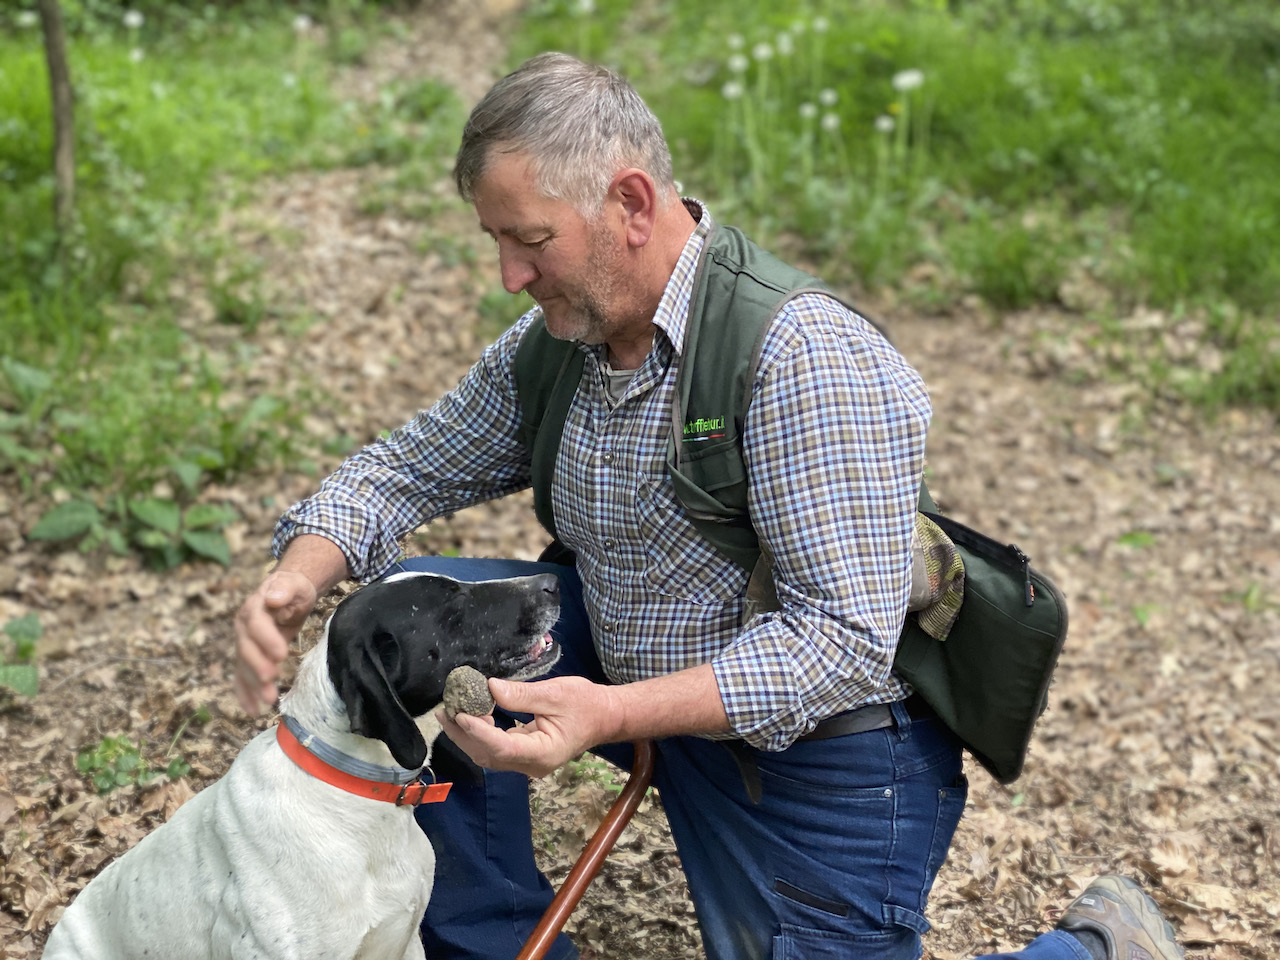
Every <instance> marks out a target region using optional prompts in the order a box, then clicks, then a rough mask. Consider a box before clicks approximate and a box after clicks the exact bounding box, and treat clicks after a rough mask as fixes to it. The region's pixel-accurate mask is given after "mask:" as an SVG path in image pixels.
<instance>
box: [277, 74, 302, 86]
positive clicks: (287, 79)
mask: <svg viewBox="0 0 1280 960" xmlns="http://www.w3.org/2000/svg"><path fill="white" fill-rule="evenodd" d="M280 79H281V80H282V81H283V83H284V85H285V86H286V87H289V88H290V89H292V88H293V87H296V86H297V85H298V78H297V77H295V76H294V75H293V74H292V73H286V74H285V75H284V76H283V77H281V78H280Z"/></svg>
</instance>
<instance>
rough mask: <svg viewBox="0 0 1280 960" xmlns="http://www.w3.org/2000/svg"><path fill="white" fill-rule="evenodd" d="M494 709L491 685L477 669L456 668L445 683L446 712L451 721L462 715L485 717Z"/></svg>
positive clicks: (450, 672)
mask: <svg viewBox="0 0 1280 960" xmlns="http://www.w3.org/2000/svg"><path fill="white" fill-rule="evenodd" d="M492 709H493V697H491V696H489V683H488V681H486V680H485V678H484V674H483V673H481V672H480V671H479V670H477V669H476V668H475V667H455V668H454V669H452V670H450V671H449V676H448V677H446V678H445V681H444V712H445V716H447V717H448V718H449V719H450V720H452V719H453V718H454V717H456V716H457V715H458V714H460V713H469V714H471V715H472V716H473V717H483V716H485V715H486V714H488V713H489V711H490V710H492Z"/></svg>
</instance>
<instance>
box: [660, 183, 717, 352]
mask: <svg viewBox="0 0 1280 960" xmlns="http://www.w3.org/2000/svg"><path fill="white" fill-rule="evenodd" d="M680 202H681V203H683V204H684V206H685V209H686V210H688V211H689V214H690V215H691V216H692V217H693V218H694V219H695V220H697V221H698V225H697V226H696V227H695V228H694V230H693V233H692V234H691V235H690V236H689V239H688V241H687V242H686V243H685V245H684V250H682V251H681V253H680V259H679V260H677V261H676V266H675V269H674V270H672V271H671V279H670V280H668V281H667V287H666V289H665V290H664V291H663V292H662V299H661V300H660V301H659V303H658V310H657V312H656V313H654V315H653V323H654V326H656V327H657V328H658V329H659V330H661V331H662V333H663V335H664V336H665V337H666V338H667V342H668V343H669V344H670V345H671V349H672V351H673V352H674V353H675V355H676V356H679V355H680V352H681V351H682V350H683V349H684V332H685V329H686V328H687V327H688V325H689V303H690V301H691V300H692V299H693V280H694V277H695V276H696V274H697V271H698V259H699V257H700V256H701V255H702V248H703V246H704V245H705V244H706V241H707V237H708V236H709V235H710V233H711V230H712V228H713V227H714V226H715V220H714V219H713V218H712V216H711V211H710V210H708V209H707V207H706V205H705V204H704V203H702V201H700V200H695V199H694V198H693V197H681V201H680Z"/></svg>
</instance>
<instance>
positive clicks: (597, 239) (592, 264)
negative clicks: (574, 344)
mask: <svg viewBox="0 0 1280 960" xmlns="http://www.w3.org/2000/svg"><path fill="white" fill-rule="evenodd" d="M609 241H610V238H609V236H608V234H607V233H605V232H604V231H603V230H601V231H600V232H598V233H593V234H592V236H591V242H590V247H589V248H588V251H587V262H586V267H585V270H584V271H583V276H582V280H581V282H580V284H579V285H578V287H577V289H574V290H566V291H565V293H564V294H563V295H561V298H560V299H561V301H562V302H561V303H560V304H559V305H558V306H560V307H561V308H562V309H563V310H564V313H563V314H561V315H560V316H558V317H555V318H554V319H553V318H551V317H549V316H548V315H547V311H546V308H545V307H544V308H543V317H544V319H545V320H546V323H547V331H548V332H549V333H550V334H551V335H552V336H553V337H555V338H556V339H557V340H580V341H581V342H583V343H587V344H593V345H594V344H601V343H604V342H605V341H607V340H608V339H609V336H610V335H611V334H612V333H613V332H614V330H615V329H616V328H617V327H618V325H619V322H620V318H618V317H610V315H609V312H610V305H612V304H615V303H616V302H617V301H618V299H619V297H618V295H617V294H618V288H619V287H620V286H621V284H620V280H621V273H620V265H621V262H622V256H621V253H620V251H618V250H617V248H616V247H614V246H613V245H612V244H611V243H610V242H609Z"/></svg>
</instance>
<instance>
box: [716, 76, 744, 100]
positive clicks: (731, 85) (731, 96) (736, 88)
mask: <svg viewBox="0 0 1280 960" xmlns="http://www.w3.org/2000/svg"><path fill="white" fill-rule="evenodd" d="M720 93H721V94H722V95H723V96H724V98H725V99H726V100H737V99H738V98H739V97H740V96H742V84H740V83H739V82H738V81H737V80H730V81H729V82H728V83H726V84H725V85H724V86H723V87H721V88H720Z"/></svg>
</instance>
